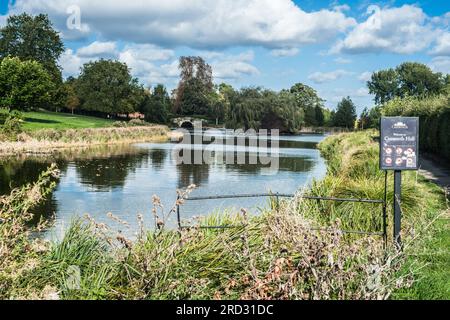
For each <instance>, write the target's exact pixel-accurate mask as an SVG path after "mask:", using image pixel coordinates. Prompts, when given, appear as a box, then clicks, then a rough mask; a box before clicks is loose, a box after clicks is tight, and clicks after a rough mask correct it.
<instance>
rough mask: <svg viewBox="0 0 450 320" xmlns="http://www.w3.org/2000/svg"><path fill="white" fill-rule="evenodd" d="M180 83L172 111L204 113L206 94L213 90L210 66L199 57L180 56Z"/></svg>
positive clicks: (207, 107)
mask: <svg viewBox="0 0 450 320" xmlns="http://www.w3.org/2000/svg"><path fill="white" fill-rule="evenodd" d="M179 69H180V78H181V79H180V83H179V84H178V88H177V90H176V99H175V103H174V112H175V113H177V114H183V115H194V114H196V115H206V114H207V113H208V109H209V106H208V96H209V95H210V94H211V93H212V91H213V81H212V68H211V66H210V65H209V64H207V63H206V62H205V61H204V60H203V58H201V57H181V58H180V63H179Z"/></svg>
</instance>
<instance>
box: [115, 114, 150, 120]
mask: <svg viewBox="0 0 450 320" xmlns="http://www.w3.org/2000/svg"><path fill="white" fill-rule="evenodd" d="M117 117H118V118H123V119H141V120H144V119H145V115H144V114H142V113H140V112H135V113H129V114H126V113H121V114H117Z"/></svg>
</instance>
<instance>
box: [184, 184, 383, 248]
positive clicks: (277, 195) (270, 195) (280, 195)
mask: <svg viewBox="0 0 450 320" xmlns="http://www.w3.org/2000/svg"><path fill="white" fill-rule="evenodd" d="M386 179H387V178H386ZM295 197H296V198H300V199H305V200H316V201H334V202H354V203H367V204H380V205H382V219H383V230H382V231H374V232H367V231H360V230H341V229H339V230H338V229H332V228H311V230H313V231H324V232H342V233H346V234H356V235H366V236H380V237H383V240H384V242H385V243H386V242H387V201H386V192H385V198H384V200H379V199H355V198H335V197H319V196H309V195H301V194H286V193H252V194H234V195H214V196H202V197H189V198H186V199H184V200H185V201H207V200H220V199H239V198H275V199H276V206H277V208H279V206H280V198H295ZM180 208H181V207H180V205H177V222H178V228H179V229H180V230H181V229H188V228H194V227H196V228H200V229H216V230H220V229H231V228H239V227H241V226H237V225H221V226H202V225H200V226H184V225H182V221H181V209H180Z"/></svg>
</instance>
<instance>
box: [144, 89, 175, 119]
mask: <svg viewBox="0 0 450 320" xmlns="http://www.w3.org/2000/svg"><path fill="white" fill-rule="evenodd" d="M140 110H141V112H142V113H143V114H144V115H145V120H146V121H148V122H152V123H167V122H168V121H169V112H170V110H171V101H170V97H169V94H168V93H167V90H166V88H165V87H164V85H162V84H159V85H157V86H156V87H155V88H154V89H153V91H152V92H148V91H147V92H145V97H144V99H143V102H142V104H141V107H140Z"/></svg>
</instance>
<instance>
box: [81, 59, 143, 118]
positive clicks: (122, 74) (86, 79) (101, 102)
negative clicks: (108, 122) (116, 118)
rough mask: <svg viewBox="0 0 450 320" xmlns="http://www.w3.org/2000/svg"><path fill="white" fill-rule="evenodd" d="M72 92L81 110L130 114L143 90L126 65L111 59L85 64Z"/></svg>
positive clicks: (140, 99)
mask: <svg viewBox="0 0 450 320" xmlns="http://www.w3.org/2000/svg"><path fill="white" fill-rule="evenodd" d="M76 91H77V93H78V96H79V98H80V100H81V108H82V109H83V110H86V111H94V112H99V113H103V114H117V113H132V112H134V111H135V109H136V107H137V106H138V105H139V104H140V103H141V101H142V99H143V89H142V87H141V86H139V84H138V82H137V80H136V79H134V78H132V76H131V74H130V70H129V69H128V67H127V65H126V64H124V63H121V62H119V61H113V60H103V59H102V60H100V61H95V62H89V63H86V64H85V65H84V66H83V69H82V71H81V75H80V77H79V78H78V80H77V81H76Z"/></svg>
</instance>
